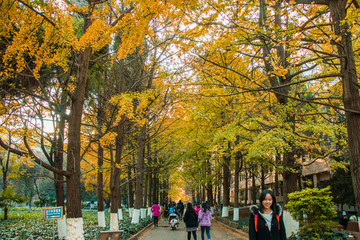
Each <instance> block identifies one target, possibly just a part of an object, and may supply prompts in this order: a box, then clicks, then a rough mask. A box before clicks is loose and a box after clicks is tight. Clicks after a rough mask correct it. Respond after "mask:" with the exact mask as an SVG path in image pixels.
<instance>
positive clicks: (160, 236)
mask: <svg viewBox="0 0 360 240" xmlns="http://www.w3.org/2000/svg"><path fill="white" fill-rule="evenodd" d="M210 235H211V240H220V239H221V240H248V239H249V238H248V237H247V235H246V234H245V233H242V232H240V231H235V230H232V229H230V228H228V227H226V226H224V225H223V224H221V223H218V222H216V221H215V220H212V221H211V229H210ZM138 239H140V240H187V232H186V231H185V224H184V222H183V221H180V226H179V228H178V229H176V230H171V229H170V227H169V226H168V224H167V221H166V220H164V219H162V220H160V221H159V227H157V228H154V226H151V227H150V228H148V229H147V230H146V231H144V232H143V233H142V234H141V235H140V236H139V238H138ZM191 239H193V238H192V237H191ZM197 239H198V240H201V231H200V230H199V231H197ZM205 239H207V237H206V234H205Z"/></svg>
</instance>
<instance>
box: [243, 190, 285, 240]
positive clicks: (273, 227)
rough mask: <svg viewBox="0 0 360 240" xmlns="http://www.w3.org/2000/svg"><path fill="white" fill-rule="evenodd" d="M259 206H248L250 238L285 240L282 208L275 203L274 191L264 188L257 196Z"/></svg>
mask: <svg viewBox="0 0 360 240" xmlns="http://www.w3.org/2000/svg"><path fill="white" fill-rule="evenodd" d="M259 202H260V206H259V207H258V206H256V205H253V206H251V207H250V211H251V214H250V218H249V239H250V240H270V239H271V240H286V232H285V226H284V221H283V217H282V208H281V206H280V205H279V204H277V203H276V198H275V195H274V193H273V192H272V191H271V190H269V189H265V190H263V191H262V192H261V194H260V197H259Z"/></svg>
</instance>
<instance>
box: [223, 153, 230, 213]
mask: <svg viewBox="0 0 360 240" xmlns="http://www.w3.org/2000/svg"><path fill="white" fill-rule="evenodd" d="M229 165H230V156H226V157H224V165H223V204H224V206H229V205H230V177H231V175H230V167H229Z"/></svg>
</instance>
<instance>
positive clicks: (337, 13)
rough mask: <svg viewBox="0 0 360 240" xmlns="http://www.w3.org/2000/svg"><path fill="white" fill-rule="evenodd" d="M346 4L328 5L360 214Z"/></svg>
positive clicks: (356, 100) (358, 122)
mask: <svg viewBox="0 0 360 240" xmlns="http://www.w3.org/2000/svg"><path fill="white" fill-rule="evenodd" d="M347 2H348V1H346V0H332V1H329V8H330V12H331V18H332V22H333V23H334V24H333V26H334V32H335V34H336V35H337V36H341V40H340V42H339V43H338V44H337V45H336V46H337V49H338V55H339V56H344V57H340V66H341V70H340V71H341V74H342V75H343V76H342V83H343V102H344V107H345V109H347V110H352V111H355V112H357V113H355V112H351V111H345V115H346V124H347V133H348V143H349V157H350V171H351V177H352V181H353V188H354V194H355V202H356V210H357V212H358V213H360V135H359V132H360V114H359V112H360V96H359V85H358V77H357V71H356V65H355V58H354V51H353V47H352V40H351V32H350V29H349V25H348V23H347V22H346V20H345V18H346V5H347Z"/></svg>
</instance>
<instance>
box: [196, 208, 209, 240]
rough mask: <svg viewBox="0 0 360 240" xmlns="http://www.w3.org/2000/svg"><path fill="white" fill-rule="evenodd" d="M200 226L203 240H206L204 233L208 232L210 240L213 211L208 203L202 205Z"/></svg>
mask: <svg viewBox="0 0 360 240" xmlns="http://www.w3.org/2000/svg"><path fill="white" fill-rule="evenodd" d="M198 217H199V225H200V228H201V240H204V239H205V237H204V232H205V231H206V235H207V238H208V239H209V240H210V226H211V211H210V207H209V205H208V204H207V203H206V202H203V203H202V204H201V210H200V211H199V216H198Z"/></svg>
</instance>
